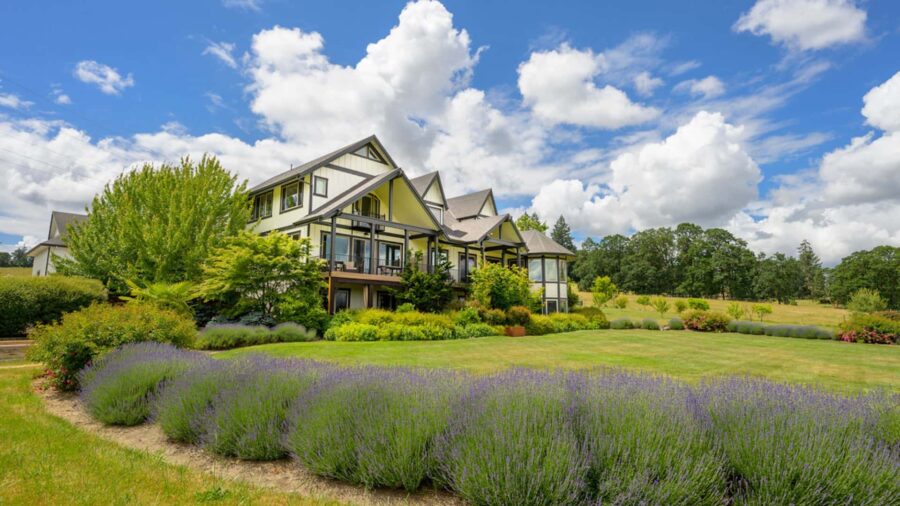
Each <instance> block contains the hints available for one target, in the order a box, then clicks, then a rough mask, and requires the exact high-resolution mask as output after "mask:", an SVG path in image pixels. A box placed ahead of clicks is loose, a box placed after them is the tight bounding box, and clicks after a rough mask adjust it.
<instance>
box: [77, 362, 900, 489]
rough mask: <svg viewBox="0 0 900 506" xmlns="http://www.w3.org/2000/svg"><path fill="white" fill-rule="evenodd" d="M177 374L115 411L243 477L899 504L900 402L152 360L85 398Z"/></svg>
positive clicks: (729, 387)
mask: <svg viewBox="0 0 900 506" xmlns="http://www.w3.org/2000/svg"><path fill="white" fill-rule="evenodd" d="M167 354H168V355H167ZM167 356H169V357H170V358H168V359H167V358H166V357H167ZM166 362H171V363H170V364H169V365H168V367H171V368H172V369H170V370H180V371H179V372H178V373H177V374H175V375H173V376H169V377H168V378H169V379H167V380H166V381H164V382H162V383H158V382H155V381H156V380H155V378H156V377H158V376H155V377H150V376H147V377H146V378H144V377H138V379H140V380H141V381H137V382H135V383H134V385H135V386H136V387H140V388H137V389H131V388H110V389H109V390H108V392H110V394H109V395H108V397H107V399H106V401H107V402H106V404H108V405H110V406H112V405H114V404H115V399H116V398H117V397H118V398H119V399H120V400H121V405H122V406H132V407H140V406H142V405H146V404H142V403H143V402H146V403H149V404H150V405H151V407H152V408H153V410H152V412H153V413H154V414H155V417H156V419H157V420H158V421H159V423H160V424H161V426H162V427H163V430H164V432H165V433H166V434H167V435H168V436H169V437H170V438H172V439H175V440H178V441H185V442H192V443H194V444H200V445H204V446H206V448H208V449H209V450H210V451H213V452H215V453H218V454H221V455H229V456H236V457H238V458H244V459H257V460H271V459H279V458H284V457H285V456H292V457H293V458H294V459H295V460H296V461H297V462H299V463H300V464H301V465H303V466H305V467H306V468H307V469H308V470H310V471H312V472H313V473H316V474H321V475H324V476H329V477H332V478H337V479H341V480H346V481H350V482H353V483H360V484H363V485H366V486H367V487H377V486H385V487H396V488H403V489H405V490H410V491H411V490H416V489H417V488H420V487H422V485H423V484H425V483H427V484H429V486H430V485H432V484H433V485H435V486H438V487H441V488H444V489H447V490H450V491H452V492H454V493H455V494H457V495H459V496H460V497H461V498H463V499H464V500H466V501H467V502H469V503H472V504H516V505H520V504H521V505H544V504H575V505H588V504H682V505H688V504H691V505H692V504H709V505H714V504H879V505H880V504H896V503H897V498H898V496H900V484H898V482H897V479H896V476H897V466H898V454H897V446H896V445H897V442H898V440H900V437H898V433H897V430H896V423H897V418H896V403H897V398H896V395H892V394H890V393H887V392H872V393H868V394H860V395H857V396H853V397H841V396H838V395H833V394H828V393H823V392H819V391H817V390H815V389H811V388H809V387H802V386H796V387H795V386H787V385H780V384H776V383H771V382H768V381H760V380H752V379H746V378H744V379H728V378H726V379H717V380H713V381H708V382H704V383H701V384H699V385H693V384H686V383H681V382H678V381H674V380H670V379H665V378H660V377H654V376H649V375H641V374H631V373H627V372H624V371H616V370H606V369H600V370H593V371H588V372H574V371H572V372H538V371H529V370H510V371H506V372H502V373H498V374H494V375H491V376H469V375H466V374H463V373H457V372H451V371H441V370H430V371H414V370H408V369H402V368H376V367H339V366H335V365H327V364H322V363H316V362H312V361H306V360H277V359H272V358H266V357H262V356H256V357H247V358H246V359H243V360H238V361H233V362H231V361H217V360H211V359H209V358H208V357H206V356H204V355H202V354H198V353H190V352H181V351H178V350H175V349H174V348H172V347H170V346H162V345H149V344H143V345H129V346H126V347H123V348H122V349H121V350H117V351H116V352H114V353H112V354H109V355H107V357H105V358H104V359H102V360H101V361H98V363H97V365H95V367H94V368H92V369H93V372H86V373H85V383H86V384H90V385H91V387H90V388H92V389H99V388H101V384H102V383H107V382H108V381H111V383H109V384H110V385H116V384H119V385H124V384H123V383H119V382H118V381H112V380H111V379H112V378H116V377H122V376H118V375H116V374H110V373H111V372H112V371H115V370H119V371H126V370H129V369H132V368H133V367H134V366H135V365H138V364H150V363H152V364H154V367H156V366H159V367H162V368H163V369H165V367H167V366H166V365H165V364H166ZM182 368H185V369H182ZM144 379H148V381H146V382H145V381H143V380H144ZM146 385H153V386H154V388H156V389H157V394H156V395H146V394H145V392H146V391H147V389H146ZM94 391H95V392H96V391H98V390H94ZM135 392H137V393H138V394H139V395H133V394H134V393H135ZM84 395H86V396H87V395H93V394H88V393H85V394H84ZM135 400H138V401H140V402H134V401H135ZM129 409H130V408H129Z"/></svg>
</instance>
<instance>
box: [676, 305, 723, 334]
mask: <svg viewBox="0 0 900 506" xmlns="http://www.w3.org/2000/svg"><path fill="white" fill-rule="evenodd" d="M703 302H706V301H703ZM683 319H684V326H685V327H687V328H688V329H689V330H697V331H700V332H725V331H726V330H728V329H727V326H728V322H729V321H731V319H730V318H729V317H728V315H726V314H724V313H719V312H717V311H702V310H698V309H692V310H690V311H688V312H687V313H685V314H684V316H683Z"/></svg>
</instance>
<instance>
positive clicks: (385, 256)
mask: <svg viewBox="0 0 900 506" xmlns="http://www.w3.org/2000/svg"><path fill="white" fill-rule="evenodd" d="M402 250H403V248H402V247H401V246H400V245H399V244H393V243H389V242H380V243H378V265H387V266H388V267H402V266H403V258H402Z"/></svg>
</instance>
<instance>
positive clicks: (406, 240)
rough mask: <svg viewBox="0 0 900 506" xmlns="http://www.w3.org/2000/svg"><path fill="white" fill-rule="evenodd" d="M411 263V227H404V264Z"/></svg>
mask: <svg viewBox="0 0 900 506" xmlns="http://www.w3.org/2000/svg"><path fill="white" fill-rule="evenodd" d="M408 263H409V229H406V228H404V229H403V265H404V267H405V266H406V264H408Z"/></svg>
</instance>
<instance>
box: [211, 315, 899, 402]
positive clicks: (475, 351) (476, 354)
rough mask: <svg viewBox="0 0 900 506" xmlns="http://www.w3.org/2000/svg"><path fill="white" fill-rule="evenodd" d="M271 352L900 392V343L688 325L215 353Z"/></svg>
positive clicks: (483, 369)
mask: <svg viewBox="0 0 900 506" xmlns="http://www.w3.org/2000/svg"><path fill="white" fill-rule="evenodd" d="M258 352H265V353H268V354H271V355H274V356H278V357H303V358H311V359H318V360H327V361H334V362H339V363H343V364H375V365H385V366H398V365H400V366H414V367H429V368H433V367H449V368H457V369H465V370H469V371H473V372H476V373H487V372H492V371H497V370H501V369H505V368H508V367H516V366H518V367H531V368H541V369H555V368H571V369H584V368H590V367H596V366H613V367H622V368H625V369H630V370H642V371H646V372H650V373H655V374H664V375H669V376H673V377H676V378H681V379H684V380H688V381H697V380H700V379H701V378H706V377H712V376H721V375H749V376H755V377H763V378H768V379H772V380H775V381H784V382H792V383H802V384H808V385H814V386H819V387H822V388H826V389H829V390H833V391H840V392H848V393H849V392H858V391H860V390H868V389H874V388H887V389H890V390H892V391H900V348H898V347H897V346H882V345H869V344H851V343H843V342H840V341H818V340H806V339H793V338H786V337H769V336H747V335H742V334H706V333H700V332H688V331H650V330H599V331H590V330H587V331H580V332H569V333H565V334H551V335H546V336H526V337H519V338H512V337H505V336H494V337H483V338H477V339H461V340H455V341H414V342H397V341H388V342H350V343H345V342H330V341H317V342H311V343H283V344H269V345H264V346H255V347H250V348H241V349H236V350H230V351H226V352H221V353H218V354H216V356H217V357H221V358H232V357H236V356H240V355H242V354H246V353H258Z"/></svg>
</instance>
